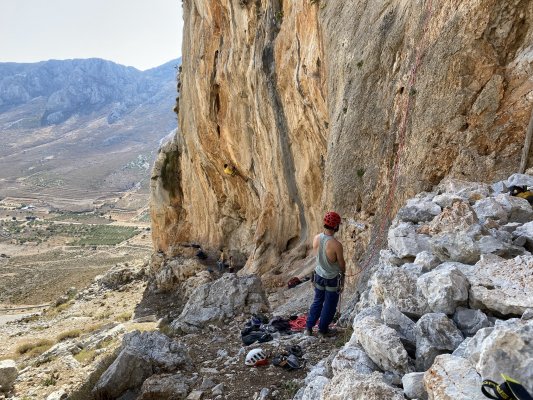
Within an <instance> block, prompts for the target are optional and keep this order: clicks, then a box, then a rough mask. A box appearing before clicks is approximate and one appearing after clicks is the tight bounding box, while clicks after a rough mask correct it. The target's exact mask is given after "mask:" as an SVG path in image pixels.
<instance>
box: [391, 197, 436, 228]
mask: <svg viewBox="0 0 533 400" xmlns="http://www.w3.org/2000/svg"><path fill="white" fill-rule="evenodd" d="M440 212H441V208H440V206H439V205H438V204H436V203H434V202H432V201H430V200H425V199H418V198H414V199H409V200H407V204H406V205H405V206H403V207H402V208H400V210H399V211H398V214H397V215H396V218H397V219H398V220H400V221H405V222H413V223H415V224H416V223H418V222H427V221H431V220H432V219H433V218H434V217H435V216H436V215H439V214H440Z"/></svg>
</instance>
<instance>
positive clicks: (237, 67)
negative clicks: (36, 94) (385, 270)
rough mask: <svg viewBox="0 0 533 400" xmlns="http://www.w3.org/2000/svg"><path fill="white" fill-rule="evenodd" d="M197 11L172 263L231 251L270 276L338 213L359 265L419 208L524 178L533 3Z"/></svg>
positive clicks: (168, 181)
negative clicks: (385, 231) (480, 186)
mask: <svg viewBox="0 0 533 400" xmlns="http://www.w3.org/2000/svg"><path fill="white" fill-rule="evenodd" d="M183 8H184V42H183V69H182V72H181V76H180V85H181V89H180V99H179V126H180V129H179V131H178V132H177V134H176V137H175V140H174V141H173V142H172V143H170V144H168V145H167V146H166V147H165V148H163V149H162V151H161V152H160V154H159V158H158V160H157V162H156V165H155V168H154V171H153V176H152V220H153V228H154V229H153V240H154V245H155V247H156V248H157V249H161V250H163V251H166V252H170V251H171V248H172V246H173V245H175V244H176V243H178V242H181V241H198V242H200V243H203V244H205V245H211V246H219V245H223V246H225V247H230V248H231V249H234V250H239V251H240V252H242V254H243V255H245V256H246V257H249V258H248V263H247V270H248V271H255V272H260V273H264V272H266V271H267V270H269V269H270V268H271V267H272V266H275V265H279V263H280V259H281V260H283V258H282V254H288V255H289V256H290V259H294V257H300V256H304V255H305V254H306V253H307V250H308V247H309V244H310V240H311V238H312V235H313V234H314V233H315V232H316V231H317V230H318V229H320V227H321V217H322V214H323V212H324V211H327V210H329V209H334V210H336V211H338V212H339V213H341V215H342V216H343V218H344V220H345V221H347V222H348V223H346V224H344V225H343V228H342V229H341V232H340V236H341V239H343V240H344V243H345V244H346V249H347V252H348V257H349V258H351V257H358V256H359V255H360V254H362V251H363V250H364V248H365V245H366V244H367V242H368V240H369V238H370V230H371V227H372V226H373V225H380V224H381V221H384V224H386V223H387V222H388V218H387V216H390V215H393V212H395V211H396V210H397V209H398V208H399V207H400V206H401V205H402V203H403V202H404V201H405V199H407V198H409V197H412V196H413V195H414V194H415V193H417V192H419V191H422V190H428V189H430V188H432V187H433V186H434V185H436V184H437V183H439V182H440V181H441V180H442V179H443V178H444V177H447V176H452V177H455V178H460V179H465V180H474V181H495V180H498V179H502V178H503V177H506V176H508V175H510V174H511V173H513V172H516V171H517V169H518V166H519V165H520V155H521V152H522V148H523V145H524V138H525V134H526V130H527V126H528V121H529V119H530V114H531V109H532V105H533V80H532V79H531V76H533V2H531V1H529V0H483V1H481V0H466V1H465V0H462V1H459V0H443V1H440V2H436V1H432V0H424V1H417V2H413V1H404V0H354V1H347V2H342V1H332V0H329V1H326V0H291V1H287V0H285V1H283V0H239V1H237V0H184V1H183ZM532 156H533V154H532V153H531V152H529V163H528V165H529V166H531V165H532V163H533V159H532ZM225 163H230V164H233V165H235V167H236V168H237V170H238V175H237V176H234V177H231V176H228V175H225V174H224V172H223V169H224V168H223V165H224V164H225ZM354 221H364V222H366V223H367V225H366V226H365V225H362V224H356V223H354ZM360 230H363V234H362V235H361V234H360V232H359V231H360ZM378 230H379V229H378ZM287 252H288V253H287ZM350 266H352V263H350Z"/></svg>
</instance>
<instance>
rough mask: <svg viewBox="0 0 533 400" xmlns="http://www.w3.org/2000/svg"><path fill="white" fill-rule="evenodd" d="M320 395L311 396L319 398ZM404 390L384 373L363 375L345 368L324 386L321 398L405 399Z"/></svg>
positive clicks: (331, 399) (334, 399) (354, 399)
mask: <svg viewBox="0 0 533 400" xmlns="http://www.w3.org/2000/svg"><path fill="white" fill-rule="evenodd" d="M318 398H319V397H314V398H309V400H311V399H318ZM403 398H404V397H403V392H402V391H401V390H400V389H396V388H393V387H392V386H389V385H388V384H386V383H385V382H384V381H383V374H381V373H379V372H374V373H373V374H371V375H361V374H358V373H356V372H354V371H350V370H344V371H342V372H341V373H340V374H338V375H335V376H334V377H333V379H331V380H330V382H329V383H327V384H326V385H325V387H324V391H323V393H322V397H320V399H321V400H342V399H350V400H383V399H387V400H403Z"/></svg>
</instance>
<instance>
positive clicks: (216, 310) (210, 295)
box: [170, 274, 268, 333]
mask: <svg viewBox="0 0 533 400" xmlns="http://www.w3.org/2000/svg"><path fill="white" fill-rule="evenodd" d="M267 310H268V301H267V299H266V295H265V292H264V290H263V286H262V284H261V279H260V278H259V277H258V276H257V275H248V276H243V277H240V276H237V275H236V274H224V276H222V278H220V279H218V280H216V281H214V282H211V283H207V284H205V285H202V286H200V287H198V288H197V289H196V290H195V291H194V292H193V293H192V295H191V297H190V298H189V300H188V301H187V304H186V305H185V307H184V308H183V311H182V313H181V314H180V316H179V317H178V318H177V319H175V320H174V321H173V322H172V323H171V325H170V326H171V327H172V329H174V330H175V331H176V332H178V333H192V332H197V331H199V330H200V329H202V328H204V327H206V326H207V325H210V324H217V323H222V322H223V321H224V320H226V319H229V318H234V317H235V316H236V315H240V314H242V313H249V314H253V313H258V312H261V311H263V312H264V311H267Z"/></svg>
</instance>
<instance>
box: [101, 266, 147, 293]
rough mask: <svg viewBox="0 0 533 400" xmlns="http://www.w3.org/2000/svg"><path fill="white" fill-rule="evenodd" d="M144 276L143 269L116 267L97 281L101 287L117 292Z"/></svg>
mask: <svg viewBox="0 0 533 400" xmlns="http://www.w3.org/2000/svg"><path fill="white" fill-rule="evenodd" d="M143 275H144V272H143V270H142V268H140V267H135V266H121V265H115V266H114V267H113V268H111V269H110V270H109V271H107V272H106V273H105V275H103V276H101V277H99V278H98V279H97V283H98V284H99V285H100V286H104V287H106V288H108V289H113V290H116V289H118V288H120V287H122V286H124V285H127V284H128V283H130V282H133V281H135V280H138V279H141V278H142V277H143Z"/></svg>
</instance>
